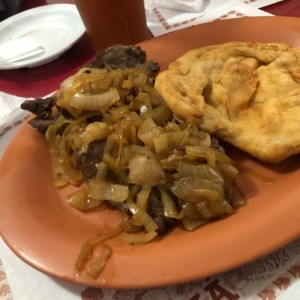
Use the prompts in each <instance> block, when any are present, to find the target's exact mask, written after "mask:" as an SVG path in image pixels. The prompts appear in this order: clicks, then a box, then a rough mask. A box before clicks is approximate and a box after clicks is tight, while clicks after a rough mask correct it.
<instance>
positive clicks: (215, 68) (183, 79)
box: [155, 42, 300, 163]
mask: <svg viewBox="0 0 300 300" xmlns="http://www.w3.org/2000/svg"><path fill="white" fill-rule="evenodd" d="M155 87H156V89H157V90H158V91H159V92H160V94H161V95H162V96H163V97H164V99H165V101H166V102H167V103H168V105H169V106H170V108H171V109H172V110H173V112H174V114H175V115H176V116H177V117H178V118H180V119H183V120H184V119H187V118H198V119H199V121H200V122H199V124H200V126H201V127H202V129H204V130H206V131H207V132H209V133H210V134H215V135H216V136H218V137H219V138H220V139H222V140H224V141H227V142H229V143H231V144H232V145H234V146H236V147H238V148H240V149H242V150H243V151H245V152H248V153H249V154H251V155H252V156H254V157H257V158H258V159H260V160H262V161H266V162H272V163H277V162H280V161H282V160H283V159H285V158H287V157H289V156H291V155H293V154H296V153H299V152H300V49H297V48H294V47H292V46H290V45H287V44H280V43H248V42H229V43H225V44H221V45H213V46H207V47H203V48H199V49H194V50H190V51H189V52H187V53H185V54H184V55H183V56H181V57H179V58H178V59H177V60H176V61H174V62H173V63H171V64H170V65H169V68H168V70H166V71H163V72H161V73H160V74H159V75H158V77H157V79H156V84H155Z"/></svg>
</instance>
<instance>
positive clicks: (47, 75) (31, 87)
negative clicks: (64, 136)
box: [0, 0, 300, 97]
mask: <svg viewBox="0 0 300 300" xmlns="http://www.w3.org/2000/svg"><path fill="white" fill-rule="evenodd" d="M73 2H74V1H72V0H27V1H24V3H23V5H22V7H21V10H26V9H29V8H33V7H36V6H40V5H45V4H55V3H73ZM263 10H265V11H267V12H269V13H271V14H274V15H278V16H291V17H300V1H299V0H285V1H282V2H278V3H276V4H273V5H270V6H267V7H265V8H264V9H263ZM94 57H95V52H94V51H93V48H92V45H91V42H90V40H89V38H88V36H87V34H84V36H83V37H82V38H81V39H80V40H79V42H78V43H77V44H76V45H75V46H74V47H72V48H71V49H70V50H68V51H67V52H66V53H64V54H63V55H62V56H61V57H59V58H58V59H56V60H55V61H53V62H50V63H48V64H46V65H43V66H39V67H36V68H23V69H18V70H3V71H0V87H1V88H0V89H1V90H2V91H3V92H6V93H9V94H13V95H17V96H23V97H42V96H44V95H47V94H49V93H51V92H52V91H54V90H56V89H57V88H58V87H59V84H60V82H62V81H63V80H64V79H65V78H67V77H68V76H70V75H72V74H74V73H75V72H76V70H77V69H78V68H79V67H81V66H82V65H84V64H86V63H88V62H89V61H91V60H92V59H93V58H94Z"/></svg>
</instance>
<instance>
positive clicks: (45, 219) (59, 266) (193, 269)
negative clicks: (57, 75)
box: [0, 17, 300, 288]
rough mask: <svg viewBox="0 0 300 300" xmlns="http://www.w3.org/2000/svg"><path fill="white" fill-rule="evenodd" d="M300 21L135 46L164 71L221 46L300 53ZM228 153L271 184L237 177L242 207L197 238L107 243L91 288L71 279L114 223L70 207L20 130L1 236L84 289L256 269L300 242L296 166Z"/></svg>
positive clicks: (231, 24)
mask: <svg viewBox="0 0 300 300" xmlns="http://www.w3.org/2000/svg"><path fill="white" fill-rule="evenodd" d="M299 32H300V19H297V18H288V17H257V18H256V17H255V18H243V19H232V20H226V21H215V22H213V23H208V24H204V25H199V26H194V27H191V28H188V29H184V30H180V31H177V32H174V33H171V34H168V35H165V36H161V37H158V38H155V39H152V40H150V41H146V42H143V43H141V46H142V47H143V49H145V50H146V51H147V53H148V58H149V59H154V60H156V61H158V62H159V63H160V64H161V65H162V66H163V67H166V66H167V63H168V62H170V61H172V60H174V59H175V58H176V57H178V56H179V55H181V54H183V53H184V52H185V51H186V50H188V49H191V48H194V47H201V46H205V45H210V44H216V43H223V42H227V41H232V40H237V41H259V42H287V43H290V44H293V45H295V46H299V44H300V39H299ZM227 153H229V155H231V156H233V157H234V158H236V159H237V160H239V161H242V162H244V163H245V164H246V165H247V166H250V167H251V168H253V169H255V170H257V171H258V172H259V173H261V174H263V175H265V176H266V177H268V178H272V179H273V181H274V182H273V184H268V183H266V182H264V181H259V180H257V179H255V178H250V177H249V176H243V181H242V182H241V184H240V185H241V188H242V191H243V192H244V193H245V194H247V195H249V194H250V193H254V194H252V195H251V196H250V197H248V204H247V205H246V207H244V208H242V209H240V210H239V211H238V212H237V213H236V214H234V215H232V216H230V217H229V218H226V219H224V220H221V221H217V222H214V223H210V224H208V225H205V226H203V227H201V228H199V229H198V230H195V231H194V232H186V231H183V230H181V229H179V228H176V229H174V230H173V231H172V232H171V233H170V234H168V235H166V236H164V237H162V238H160V239H157V240H155V241H154V242H151V243H149V244H146V245H136V246H129V245H126V244H125V243H123V242H122V240H121V239H120V238H115V239H113V240H111V241H109V244H110V245H111V247H112V248H113V256H112V257H111V259H110V260H109V262H108V264H107V266H106V268H105V270H104V272H103V273H102V274H101V276H100V278H99V279H97V280H91V279H89V278H88V277H87V276H86V275H84V274H75V272H74V262H75V260H76V258H77V255H78V253H79V250H80V248H81V246H82V244H83V243H84V242H85V241H86V240H87V239H88V238H90V237H92V236H93V235H94V234H96V233H98V232H101V231H102V230H106V229H108V228H111V227H113V226H115V225H116V224H117V220H118V216H117V214H116V213H115V212H112V211H108V210H103V209H102V210H101V209H99V210H95V211H93V212H90V213H81V212H79V211H77V210H75V209H73V208H71V207H69V206H68V204H67V202H66V194H67V193H68V190H66V189H64V190H59V189H55V188H54V187H53V184H52V171H51V161H50V157H49V154H48V148H47V143H46V142H45V140H44V138H43V136H42V135H40V134H39V133H38V132H36V130H34V129H32V128H31V127H30V126H28V125H24V126H23V127H22V128H21V129H20V131H19V132H18V134H17V135H16V136H15V138H14V139H13V141H12V143H11V144H10V145H9V147H8V149H7V151H6V152H5V154H4V156H3V159H2V161H1V166H0V178H1V180H0V191H1V201H0V228H1V235H2V237H3V239H4V240H5V242H6V243H7V244H8V245H9V247H10V248H11V249H12V250H13V251H14V252H15V253H16V254H17V255H18V256H19V257H20V258H21V259H23V260H24V261H25V262H27V263H28V264H30V265H31V266H33V267H35V268H37V269H38V270H41V271H43V272H45V273H48V274H51V275H53V276H56V277H59V278H61V279H65V280H68V281H72V282H76V283H81V284H87V285H90V286H97V287H99V286H105V287H117V288H142V287H154V286H161V285H168V284H176V283H182V282H186V281H190V280H195V279H199V278H203V277H206V276H209V275H213V274H216V273H220V272H223V271H226V270H229V269H231V268H234V267H237V266H240V265H242V264H244V263H247V262H250V261H253V260H255V259H257V258H259V257H261V256H263V255H265V254H267V253H270V252H271V251H274V250H276V249H278V248H279V247H282V246H284V245H286V244H287V243H288V242H290V241H292V240H294V239H296V238H298V237H299V236H300V201H299V199H300V185H299V181H300V168H299V165H300V161H299V159H298V156H296V157H293V158H290V159H288V160H286V161H284V162H283V163H281V164H278V165H276V166H270V165H264V164H261V163H259V162H257V161H256V160H254V159H253V158H250V157H249V156H247V155H246V154H244V153H241V152H240V151H238V150H236V149H234V148H233V147H227Z"/></svg>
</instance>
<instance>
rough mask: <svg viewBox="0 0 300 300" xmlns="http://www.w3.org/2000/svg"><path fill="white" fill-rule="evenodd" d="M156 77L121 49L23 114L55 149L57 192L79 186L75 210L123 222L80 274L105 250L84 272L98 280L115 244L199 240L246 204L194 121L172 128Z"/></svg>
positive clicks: (137, 55)
mask: <svg viewBox="0 0 300 300" xmlns="http://www.w3.org/2000/svg"><path fill="white" fill-rule="evenodd" d="M132 58H133V59H132ZM124 62H125V64H124ZM128 62H129V64H128ZM158 72H159V66H158V64H157V63H155V62H152V61H150V62H148V61H146V56H145V53H144V51H142V50H141V49H140V48H139V47H132V46H130V47H125V46H123V47H122V46H116V47H112V48H109V49H107V50H105V51H104V53H101V54H99V55H98V56H97V60H96V61H95V62H94V63H92V64H91V65H89V66H86V67H84V68H82V69H80V70H79V71H78V72H77V73H76V74H74V75H73V76H71V77H69V78H67V79H66V80H65V81H64V82H62V84H61V87H60V90H59V92H58V93H57V94H56V95H54V96H53V97H50V98H46V99H37V100H33V101H30V100H27V101H25V102H24V103H23V104H22V107H23V108H24V109H28V110H30V111H32V112H34V113H35V114H36V115H37V117H36V118H34V119H33V120H31V121H30V122H31V124H32V125H33V126H34V127H36V128H38V129H39V130H40V131H41V132H43V133H45V137H46V139H47V141H48V142H49V149H50V154H51V157H52V162H53V174H54V184H55V186H57V187H64V186H66V185H69V184H71V185H74V186H78V190H77V191H76V192H75V193H73V194H71V195H69V196H68V201H69V203H70V205H71V206H73V207H75V208H77V209H79V210H82V211H83V212H84V211H86V210H89V209H93V208H95V207H98V206H99V205H102V204H104V203H109V204H110V205H111V207H114V208H117V209H119V210H120V211H121V212H122V214H121V221H120V225H119V226H118V227H117V228H116V229H114V230H112V231H111V232H108V233H106V232H105V233H99V235H98V236H96V237H92V238H91V239H90V240H88V241H87V242H86V243H85V244H84V245H83V247H82V251H81V252H80V255H79V258H78V260H77V262H76V269H77V270H78V271H81V270H83V269H85V267H86V265H87V264H88V263H89V260H90V258H91V256H92V253H93V251H94V249H95V247H97V246H99V245H101V246H102V247H103V252H102V254H101V255H100V258H98V259H96V262H95V264H92V265H91V267H90V268H89V269H88V270H87V273H88V274H89V275H90V276H91V277H93V278H96V277H97V276H98V275H99V273H100V272H101V270H102V268H103V266H104V265H105V262H106V261H107V259H108V258H109V257H110V255H111V249H110V247H109V245H108V244H107V243H106V241H107V240H108V239H110V238H112V237H114V236H116V235H122V237H123V239H124V241H125V242H127V243H130V244H138V243H146V242H149V241H151V240H152V239H154V238H155V237H156V236H157V235H161V234H164V233H167V232H168V230H169V229H170V228H172V227H173V226H175V225H176V226H182V227H183V228H185V229H187V230H193V229H195V228H197V227H199V226H201V225H203V224H205V223H207V222H209V221H214V220H217V219H220V218H224V217H226V216H228V215H230V214H232V213H234V212H235V210H236V209H237V208H239V207H241V206H243V205H244V204H245V200H244V199H243V197H242V196H241V194H240V192H239V191H238V189H237V188H236V187H235V182H234V180H235V178H236V176H237V174H238V170H237V168H236V167H235V166H234V164H233V162H232V160H231V159H230V158H229V157H228V156H227V155H226V154H225V152H224V149H223V148H222V147H221V146H220V145H219V143H218V140H217V138H215V137H212V136H210V135H209V134H208V133H206V132H205V131H203V130H201V129H199V127H198V126H197V123H195V122H194V120H193V119H189V118H187V119H186V120H185V122H180V121H178V120H177V119H176V118H174V116H173V113H172V111H171V110H170V108H169V107H168V106H167V104H166V102H165V101H164V100H163V98H162V97H161V96H160V94H159V93H158V92H157V91H156V89H155V88H154V81H155V77H156V75H157V73H158ZM79 186H80V187H79Z"/></svg>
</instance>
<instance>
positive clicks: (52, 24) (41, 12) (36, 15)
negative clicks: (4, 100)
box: [0, 4, 85, 70]
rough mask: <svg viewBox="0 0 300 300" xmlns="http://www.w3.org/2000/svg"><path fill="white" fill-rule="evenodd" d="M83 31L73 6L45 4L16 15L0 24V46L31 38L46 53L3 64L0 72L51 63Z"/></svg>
mask: <svg viewBox="0 0 300 300" xmlns="http://www.w3.org/2000/svg"><path fill="white" fill-rule="evenodd" d="M84 32H85V27H84V25H83V23H82V20H81V18H80V15H79V13H78V11H77V8H76V6H75V5H73V4H50V5H44V6H39V7H36V8H32V9H29V10H26V11H23V12H21V13H19V14H16V15H14V16H12V17H10V18H8V19H6V20H4V21H2V22H1V23H0V45H3V44H5V43H7V42H9V41H12V40H16V39H20V38H23V37H29V38H31V39H34V40H36V41H37V42H38V43H39V44H40V45H41V46H42V47H43V48H44V50H45V51H44V52H43V53H41V54H40V55H36V56H34V57H29V58H28V59H23V60H19V61H14V62H9V63H7V62H6V63H4V64H3V63H0V70H8V69H19V68H23V67H36V66H39V65H43V64H45V63H48V62H50V61H52V60H54V59H56V58H57V57H59V56H60V55H61V54H62V53H64V52H65V51H66V50H68V49H69V48H71V47H72V46H73V45H74V44H75V43H76V42H77V41H78V40H79V38H80V37H81V36H82V35H83V34H84Z"/></svg>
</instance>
